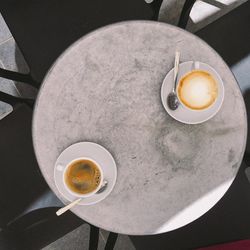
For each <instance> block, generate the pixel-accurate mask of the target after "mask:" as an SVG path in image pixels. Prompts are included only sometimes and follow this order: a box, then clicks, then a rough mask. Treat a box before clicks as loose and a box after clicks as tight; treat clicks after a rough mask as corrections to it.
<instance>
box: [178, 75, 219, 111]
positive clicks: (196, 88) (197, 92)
mask: <svg viewBox="0 0 250 250" xmlns="http://www.w3.org/2000/svg"><path fill="white" fill-rule="evenodd" d="M217 93H218V90H217V83H216V81H215V79H214V78H213V77H212V76H211V75H210V74H209V73H208V72H205V71H200V70H199V71H198V70H196V71H192V72H190V73H189V74H187V75H185V76H184V77H183V78H182V79H181V80H180V83H179V86H178V95H179V98H180V100H181V101H182V102H183V103H184V104H185V105H186V106H188V107H189V108H192V109H204V108H207V107H209V106H210V105H211V104H213V103H214V101H215V100H216V98H217V95H218V94H217Z"/></svg>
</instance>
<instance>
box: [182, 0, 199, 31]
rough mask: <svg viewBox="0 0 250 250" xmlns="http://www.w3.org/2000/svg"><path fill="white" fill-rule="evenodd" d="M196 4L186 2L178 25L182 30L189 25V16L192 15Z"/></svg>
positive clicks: (191, 0) (187, 0)
mask: <svg viewBox="0 0 250 250" xmlns="http://www.w3.org/2000/svg"><path fill="white" fill-rule="evenodd" d="M195 2H196V0H186V2H185V3H184V6H183V9H182V11H181V15H180V19H179V23H178V26H179V27H180V28H183V29H185V28H186V26H187V23H188V19H189V14H190V12H191V10H192V8H193V5H194V4H195Z"/></svg>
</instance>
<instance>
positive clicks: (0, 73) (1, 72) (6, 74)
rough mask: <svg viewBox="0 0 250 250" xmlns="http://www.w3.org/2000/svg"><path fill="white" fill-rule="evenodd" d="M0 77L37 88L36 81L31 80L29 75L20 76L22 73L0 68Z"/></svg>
mask: <svg viewBox="0 0 250 250" xmlns="http://www.w3.org/2000/svg"><path fill="white" fill-rule="evenodd" d="M0 77H3V78H6V79H9V80H13V81H18V82H24V83H27V84H30V85H32V86H33V87H36V86H37V83H36V81H35V80H34V79H32V77H31V75H30V74H22V73H18V72H14V71H11V70H7V69H2V68H0Z"/></svg>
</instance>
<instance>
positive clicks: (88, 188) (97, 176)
mask: <svg viewBox="0 0 250 250" xmlns="http://www.w3.org/2000/svg"><path fill="white" fill-rule="evenodd" d="M100 181H101V172H100V170H99V168H98V167H97V166H96V164H95V163H94V162H93V161H90V160H84V159H82V160H77V161H74V162H73V163H72V164H71V165H70V166H69V167H68V169H67V170H66V173H65V182H66V185H67V186H68V187H69V189H70V190H71V191H73V192H75V193H78V194H88V193H91V192H93V191H94V190H95V189H96V188H97V187H98V186H99V184H100Z"/></svg>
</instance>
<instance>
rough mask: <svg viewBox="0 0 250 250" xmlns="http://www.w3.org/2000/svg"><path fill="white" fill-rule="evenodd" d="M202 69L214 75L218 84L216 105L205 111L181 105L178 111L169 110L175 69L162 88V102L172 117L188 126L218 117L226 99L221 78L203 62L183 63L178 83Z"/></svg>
mask: <svg viewBox="0 0 250 250" xmlns="http://www.w3.org/2000/svg"><path fill="white" fill-rule="evenodd" d="M194 69H200V70H205V71H207V72H209V73H210V74H212V76H213V77H214V78H215V80H216V81H217V83H218V98H217V99H216V101H215V103H214V104H213V105H212V106H211V107H209V108H208V109H205V110H199V111H196V110H191V109H189V108H187V107H185V106H184V105H182V104H181V103H180V105H179V107H178V109H177V110H171V109H169V107H168V105H167V96H168V94H169V93H170V92H171V91H172V88H173V84H174V80H173V79H174V69H171V70H170V71H169V72H168V74H167V75H166V77H165V79H164V81H163V84H162V87H161V101H162V104H163V106H164V108H165V109H166V111H167V112H168V114H169V115H170V116H172V117H173V118H174V119H175V120H177V121H179V122H182V123H187V124H198V123H202V122H205V121H207V120H209V119H210V118H212V117H213V116H215V115H216V113H217V112H218V111H219V110H220V108H221V105H222V103H223V99H224V85H223V81H222V79H221V77H220V76H219V74H218V73H217V72H216V71H215V69H214V68H212V67H211V66H209V65H208V64H206V63H202V62H193V61H189V62H183V63H181V64H180V65H179V72H178V78H177V82H179V80H180V78H181V77H182V76H183V75H185V74H186V73H188V72H189V71H191V70H194Z"/></svg>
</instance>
